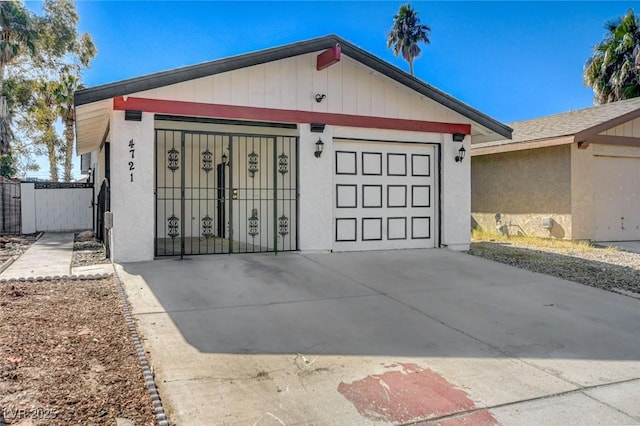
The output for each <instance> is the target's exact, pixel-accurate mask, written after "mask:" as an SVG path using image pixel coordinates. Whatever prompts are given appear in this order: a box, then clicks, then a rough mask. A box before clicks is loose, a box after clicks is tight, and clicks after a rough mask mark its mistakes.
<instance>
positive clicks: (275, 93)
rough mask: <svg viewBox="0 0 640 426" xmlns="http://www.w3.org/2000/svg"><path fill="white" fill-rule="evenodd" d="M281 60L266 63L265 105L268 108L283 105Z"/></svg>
mask: <svg viewBox="0 0 640 426" xmlns="http://www.w3.org/2000/svg"><path fill="white" fill-rule="evenodd" d="M281 64H282V62H281V61H276V62H270V63H267V64H264V86H265V101H264V102H265V106H266V107H267V108H278V109H280V108H283V107H282V80H281V77H280V69H281Z"/></svg>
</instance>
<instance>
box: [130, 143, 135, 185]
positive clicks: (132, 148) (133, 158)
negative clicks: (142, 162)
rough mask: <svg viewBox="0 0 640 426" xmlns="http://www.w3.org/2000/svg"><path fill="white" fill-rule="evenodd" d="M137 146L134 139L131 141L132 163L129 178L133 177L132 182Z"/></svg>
mask: <svg viewBox="0 0 640 426" xmlns="http://www.w3.org/2000/svg"><path fill="white" fill-rule="evenodd" d="M135 146H136V144H135V143H133V139H131V140H130V141H129V154H131V161H129V176H130V177H131V182H133V170H134V169H135V166H134V164H133V160H135V158H136V149H135Z"/></svg>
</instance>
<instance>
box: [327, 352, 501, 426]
mask: <svg viewBox="0 0 640 426" xmlns="http://www.w3.org/2000/svg"><path fill="white" fill-rule="evenodd" d="M394 367H401V368H402V369H401V370H394V371H389V372H387V373H384V374H374V375H371V376H367V377H365V378H364V379H361V380H357V381H355V382H353V383H344V382H341V383H340V385H339V386H338V392H340V393H341V394H342V395H343V396H344V397H345V398H347V400H349V401H351V403H352V404H353V405H354V406H355V407H356V409H357V410H358V412H359V413H360V414H361V415H362V416H364V417H367V418H369V419H371V420H376V421H385V422H391V423H404V422H411V421H420V420H427V419H430V418H435V417H440V416H446V415H449V414H455V413H459V412H463V411H468V410H473V409H475V408H476V405H475V403H474V402H473V401H472V400H471V399H469V396H468V395H467V394H466V392H464V391H462V390H460V389H456V388H455V387H454V386H453V385H452V384H451V383H449V382H448V381H447V380H446V379H445V378H444V377H442V376H440V375H439V374H437V373H435V372H434V371H431V370H429V369H424V368H421V367H420V366H418V365H416V364H400V363H399V364H393V365H390V366H389V368H394ZM496 423H497V422H496V420H495V419H494V418H493V416H492V415H491V413H489V412H488V411H480V412H477V413H473V414H470V415H467V416H462V417H457V418H453V419H448V420H446V421H444V420H443V421H442V422H440V424H441V425H442V426H458V425H460V426H461V425H471V424H473V425H483V426H484V425H486V426H490V425H495V424H496Z"/></svg>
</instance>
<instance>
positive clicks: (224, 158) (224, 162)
mask: <svg viewBox="0 0 640 426" xmlns="http://www.w3.org/2000/svg"><path fill="white" fill-rule="evenodd" d="M228 162H229V157H227V153H226V152H223V153H222V165H223V166H226V165H227V163H228Z"/></svg>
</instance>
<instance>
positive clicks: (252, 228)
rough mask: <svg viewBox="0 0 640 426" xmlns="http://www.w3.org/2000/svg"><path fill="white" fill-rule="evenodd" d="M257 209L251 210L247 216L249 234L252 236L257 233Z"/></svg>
mask: <svg viewBox="0 0 640 426" xmlns="http://www.w3.org/2000/svg"><path fill="white" fill-rule="evenodd" d="M258 223H259V219H258V209H253V210H251V217H250V218H249V235H251V236H252V237H253V238H255V237H256V235H258Z"/></svg>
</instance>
